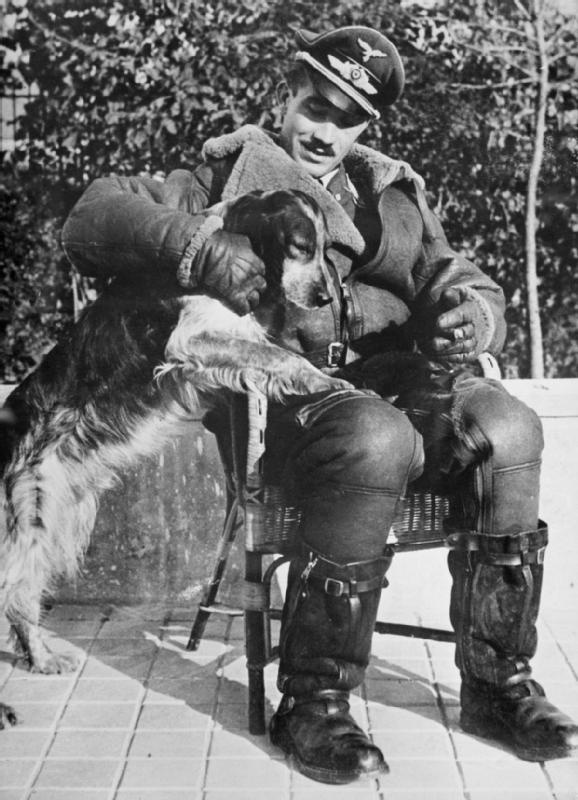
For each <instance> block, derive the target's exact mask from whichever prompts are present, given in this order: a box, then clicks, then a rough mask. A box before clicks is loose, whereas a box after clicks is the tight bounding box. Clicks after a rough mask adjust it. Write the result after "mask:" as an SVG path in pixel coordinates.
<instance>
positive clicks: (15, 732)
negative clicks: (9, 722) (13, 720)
mask: <svg viewBox="0 0 578 800" xmlns="http://www.w3.org/2000/svg"><path fill="white" fill-rule="evenodd" d="M0 737H1V738H0V755H1V757H2V758H3V759H4V758H38V757H39V756H41V755H42V753H43V752H44V750H45V748H46V747H47V746H48V744H49V743H50V739H51V737H52V732H51V731H22V730H20V728H19V727H17V728H8V729H7V730H4V731H2V732H0Z"/></svg>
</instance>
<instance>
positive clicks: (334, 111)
mask: <svg viewBox="0 0 578 800" xmlns="http://www.w3.org/2000/svg"><path fill="white" fill-rule="evenodd" d="M368 124H369V119H368V117H367V115H366V114H364V113H363V111H362V109H361V108H360V109H359V111H357V110H353V109H352V110H350V111H343V110H342V109H340V108H338V107H337V106H335V105H333V103H331V102H330V101H329V100H328V99H327V98H326V97H324V96H323V95H322V94H320V93H319V92H318V91H317V90H316V89H315V87H314V86H313V84H311V83H307V84H306V85H304V86H302V87H301V88H300V89H298V90H297V92H296V93H295V94H291V93H290V94H289V100H288V102H287V108H286V110H285V116H284V118H283V126H282V128H281V145H282V147H283V148H284V149H285V150H286V151H287V153H289V155H290V156H291V157H292V158H293V159H294V161H296V162H297V163H298V164H299V165H300V166H301V167H302V168H303V169H304V170H305V171H306V172H308V173H309V175H311V177H312V178H321V177H323V175H327V173H328V172H331V171H332V170H334V169H335V168H336V167H338V166H339V164H340V163H341V162H342V161H343V159H344V158H345V156H346V155H347V153H348V152H349V150H350V149H351V147H352V145H353V144H354V143H355V141H356V139H357V138H358V137H359V135H360V134H361V133H363V131H364V130H365V129H366V128H367V126H368Z"/></svg>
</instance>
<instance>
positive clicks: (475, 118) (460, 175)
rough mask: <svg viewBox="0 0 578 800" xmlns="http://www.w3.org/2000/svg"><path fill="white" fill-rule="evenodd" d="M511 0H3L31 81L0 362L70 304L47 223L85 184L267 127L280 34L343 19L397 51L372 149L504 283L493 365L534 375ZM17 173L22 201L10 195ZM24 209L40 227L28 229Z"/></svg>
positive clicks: (565, 143)
mask: <svg viewBox="0 0 578 800" xmlns="http://www.w3.org/2000/svg"><path fill="white" fill-rule="evenodd" d="M527 2H530V0H527ZM523 8H526V7H525V6H524V7H523ZM521 13H522V12H521V10H520V9H519V8H518V7H517V6H516V3H515V0H503V2H499V0H492V1H491V2H490V0H487V1H486V0H465V2H464V3H460V4H452V3H441V4H440V3H438V4H436V5H435V6H434V7H433V8H428V9H421V8H419V7H411V6H408V4H407V3H406V2H401V0H389V2H384V1H383V0H337V2H335V0H333V1H332V2H329V0H323V2H316V1H315V0H299V2H292V3H287V2H285V0H244V2H243V3H238V2H237V0H214V2H212V3H203V2H200V0H107V1H106V2H104V3H97V2H96V0H16V1H15V2H12V5H11V6H10V7H9V13H8V14H7V16H6V17H5V20H4V23H5V24H4V34H5V35H4V38H3V39H2V40H1V41H0V51H1V50H2V47H3V52H4V61H3V62H2V63H3V65H2V69H3V73H2V75H3V78H4V83H5V85H8V83H9V82H11V85H12V86H19V85H29V84H31V83H32V82H35V84H36V86H37V89H38V93H37V95H36V96H35V97H34V98H33V99H32V100H31V102H30V103H29V105H28V107H27V109H26V113H25V115H24V116H23V117H22V118H21V119H20V120H19V125H18V131H17V138H18V140H19V141H18V146H17V148H16V149H15V151H14V152H13V153H12V154H9V155H8V156H7V157H6V158H5V160H4V163H3V165H2V174H3V178H2V182H3V184H4V189H5V195H6V203H8V205H9V207H10V208H11V209H12V210H13V222H14V224H13V225H11V226H10V231H11V233H10V236H11V237H12V238H11V239H7V240H6V243H5V249H4V254H5V258H4V260H3V264H2V278H3V280H4V285H5V287H6V288H5V290H4V293H0V318H1V316H2V311H3V309H8V308H9V305H10V306H11V308H12V309H14V308H16V309H19V311H18V313H17V314H12V316H13V317H15V318H16V319H17V325H16V327H15V325H14V324H12V323H11V324H10V325H9V326H8V334H9V335H8V337H7V339H6V340H5V343H4V352H5V354H6V360H7V361H8V362H9V363H10V361H11V359H12V362H13V363H12V364H11V365H10V366H9V368H8V370H7V372H6V373H5V374H6V375H9V376H10V377H11V378H12V377H13V376H14V377H16V378H18V377H20V376H22V375H23V374H24V373H25V372H26V371H27V370H28V369H30V368H31V367H32V366H33V365H34V363H36V362H37V361H38V359H39V358H40V357H41V355H42V352H43V351H44V350H45V349H46V347H47V346H48V344H49V343H50V342H51V341H53V337H54V336H55V335H56V333H57V332H58V331H59V330H61V329H62V326H63V325H65V324H66V321H67V320H69V319H71V317H72V297H71V291H70V284H71V276H70V274H69V268H68V265H67V264H66V261H65V260H64V259H62V256H61V254H60V251H59V248H58V239H57V236H58V230H59V227H60V225H61V222H62V219H63V217H64V215H65V214H66V213H67V211H68V210H69V209H70V207H71V206H72V204H73V203H74V201H75V199H76V198H77V197H78V195H79V193H80V191H81V190H82V189H83V188H84V186H85V185H86V184H87V182H88V181H89V180H91V179H92V178H94V177H96V176H99V175H102V174H106V173H108V172H117V173H121V174H135V173H139V172H144V171H146V172H148V173H151V174H153V175H155V174H156V175H158V176H159V177H162V175H163V174H164V173H165V172H166V171H167V170H169V169H171V168H173V167H175V166H179V167H182V166H188V165H190V164H192V163H196V162H198V159H199V154H200V148H201V145H202V143H203V142H204V141H205V140H206V139H207V138H208V137H209V136H213V135H217V134H219V133H223V132H226V131H230V130H233V129H234V128H235V127H237V126H238V125H239V124H240V123H243V122H253V123H259V122H263V121H265V120H266V121H267V122H266V124H267V125H270V126H272V127H275V126H276V125H277V124H278V122H279V110H278V108H277V106H276V101H275V96H274V91H273V90H274V87H275V84H276V83H277V82H278V80H279V79H280V77H281V74H282V69H283V66H284V62H286V59H287V57H288V54H289V52H290V50H291V49H292V45H293V31H292V28H293V27H305V28H309V29H311V30H319V31H320V30H324V29H328V28H331V27H335V26H338V25H347V24H350V25H354V24H364V25H370V26H374V27H377V28H379V29H381V30H383V32H384V33H386V35H389V36H390V37H391V38H392V39H393V40H394V41H395V42H396V43H397V44H398V46H399V48H400V50H401V52H402V57H403V58H404V61H405V64H406V72H407V85H406V90H405V94H404V96H403V98H402V99H401V101H400V102H399V103H397V104H396V106H395V107H394V108H393V109H392V110H390V111H389V112H388V113H387V114H385V115H384V118H383V120H382V122H380V123H379V124H378V125H376V126H373V127H371V128H370V129H369V130H368V132H367V134H366V138H365V141H366V143H368V144H370V145H373V146H376V147H377V148H379V149H382V150H384V151H385V152H387V153H389V154H391V155H393V156H397V157H400V158H403V159H405V160H407V161H409V162H410V163H412V165H413V166H414V167H416V168H417V170H418V171H419V172H421V173H422V174H423V176H424V177H425V179H426V185H427V187H428V191H429V196H430V201H431V203H432V204H433V206H434V208H435V210H436V212H437V213H438V214H439V215H440V217H441V218H442V221H443V223H444V227H445V229H446V232H447V234H448V238H449V239H450V242H451V243H452V245H453V246H454V247H455V248H456V249H458V250H461V251H463V252H464V253H465V254H466V255H467V256H469V257H471V258H472V259H474V260H476V261H477V262H478V263H480V265H481V266H482V267H483V268H484V269H485V270H486V271H487V272H488V273H489V274H490V275H491V276H492V277H494V278H495V279H496V280H497V281H498V282H499V283H501V284H502V285H503V286H504V289H505V291H506V295H507V299H508V306H509V308H508V317H509V328H510V332H509V339H508V345H507V348H506V351H505V353H504V354H503V356H502V366H503V368H504V369H505V371H506V374H507V375H509V376H512V377H524V376H526V375H528V374H530V357H529V352H530V347H529V344H528V342H529V334H528V332H529V330H530V326H529V324H528V319H529V314H528V305H527V303H526V302H525V294H524V293H525V287H526V279H525V272H524V267H523V264H524V253H525V249H524V235H525V234H524V214H525V211H526V196H527V178H528V170H529V168H530V164H531V159H532V149H531V144H532V141H533V135H534V130H535V128H534V119H535V117H534V109H535V102H536V97H537V94H536V86H537V84H536V81H535V78H534V77H530V76H529V75H527V74H525V73H524V72H523V71H522V69H526V70H535V67H536V63H537V62H536V60H535V59H536V56H535V53H534V51H533V50H529V49H528V48H529V44H528V42H529V41H530V39H529V38H528V37H529V36H530V33H531V31H530V27H531V26H530V23H529V22H528V21H527V20H526V19H522V17H521V16H520V15H521ZM544 13H545V17H544V24H545V31H546V36H545V41H546V42H549V41H552V48H553V49H552V51H548V55H549V61H550V74H549V76H548V78H549V86H550V90H549V93H548V98H547V104H546V118H545V133H544V136H545V149H544V156H543V161H542V168H541V171H540V173H539V179H538V183H537V193H538V201H537V208H536V214H537V216H538V217H539V220H540V226H539V227H538V229H537V230H536V231H535V233H536V260H537V269H538V281H539V289H540V301H541V305H542V309H545V310H546V311H547V314H546V315H545V316H543V319H542V324H543V326H544V351H545V363H546V373H547V374H548V375H553V376H554V375H561V376H563V375H575V374H578V344H576V343H577V342H578V312H577V311H576V308H577V306H578V302H577V289H576V286H575V276H574V269H573V265H575V264H576V261H577V260H578V255H577V251H578V209H577V208H576V201H575V199H574V198H575V197H576V196H577V195H578V192H577V191H576V189H577V186H576V183H577V181H576V153H577V149H578V148H577V145H576V136H575V128H576V124H577V123H578V119H576V118H574V122H572V114H573V113H574V114H576V112H575V111H573V110H572V109H573V107H574V108H575V107H576V81H575V71H576V64H577V63H578V60H577V59H576V58H574V61H572V58H573V56H571V55H570V51H571V50H572V42H574V43H575V40H576V36H575V33H574V32H573V29H572V28H571V26H568V25H567V23H566V22H564V25H567V27H566V28H564V27H563V25H562V24H561V23H559V22H557V21H555V20H553V18H552V17H551V16H550V15H546V11H545V12H544ZM548 13H549V12H548ZM502 28H503V29H504V30H501V29H502ZM508 29H509V30H508ZM500 37H502V38H500ZM524 37H525V38H524ZM492 45H496V47H497V46H498V45H500V46H501V45H503V46H507V48H508V51H506V50H503V51H502V50H499V49H496V48H495V47H494V48H493V47H492ZM522 45H523V49H521V48H522ZM516 48H518V49H516ZM523 51H524V52H523ZM564 53H565V54H566V55H563V54H564ZM558 55H560V57H559V58H558ZM520 66H521V67H522V69H520ZM18 186H20V187H24V189H25V191H24V193H22V190H20V194H23V195H24V198H25V199H26V203H24V199H22V200H21V201H19V202H16V201H17V200H18V197H17V196H16V192H17V189H16V187H18ZM36 220H43V221H44V220H46V221H47V222H48V220H49V221H50V225H48V224H46V225H44V224H43V225H42V226H40V228H35V221H36ZM39 231H41V232H42V234H41V235H40V236H39ZM13 253H16V254H17V256H16V255H13ZM24 254H26V264H25V263H24V260H23V259H24V258H25V255H24ZM40 264H51V265H52V273H51V274H54V276H55V277H54V280H55V281H57V282H58V283H59V289H58V291H55V292H52V293H51V296H52V297H53V299H54V298H56V297H58V304H59V305H58V306H56V305H54V308H53V313H54V315H55V316H54V317H53V324H52V323H51V325H50V326H48V329H47V328H46V327H43V326H40V327H39V326H38V324H37V308H39V307H41V306H42V307H44V298H42V297H41V291H42V286H41V285H40V284H41V283H42V282H43V281H44V280H45V278H43V277H42V276H41V275H40V274H37V269H36V268H34V269H33V268H32V266H33V265H37V266H38V265H40ZM27 265H28V266H27ZM8 298H9V299H8ZM54 303H55V304H56V300H54ZM43 313H44V312H43ZM35 315H36V317H35ZM17 329H18V330H21V331H26V335H22V336H20V335H17ZM17 343H19V344H17ZM25 347H27V348H28V358H24V348H25Z"/></svg>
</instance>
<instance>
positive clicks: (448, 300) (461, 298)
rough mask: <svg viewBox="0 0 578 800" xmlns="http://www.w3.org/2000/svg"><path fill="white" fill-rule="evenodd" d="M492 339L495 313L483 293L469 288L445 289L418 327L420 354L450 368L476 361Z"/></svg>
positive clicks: (421, 319) (417, 335)
mask: <svg viewBox="0 0 578 800" xmlns="http://www.w3.org/2000/svg"><path fill="white" fill-rule="evenodd" d="M492 335H493V317H492V312H491V309H490V307H489V305H488V303H487V302H486V301H485V299H484V298H483V297H482V296H481V295H480V293H479V292H477V291H476V290H475V289H471V288H470V287H468V286H456V287H453V288H449V289H444V290H443V292H442V293H441V294H440V297H439V300H438V301H437V303H435V304H434V305H433V306H432V307H431V308H429V309H428V310H427V311H426V312H425V314H423V315H420V321H419V322H418V323H417V325H416V340H417V342H418V344H419V347H420V350H421V351H422V352H423V353H425V354H426V355H428V356H430V357H431V358H433V359H435V360H436V361H442V362H447V363H449V364H463V363H466V362H469V361H475V359H476V358H477V356H478V355H479V354H480V353H482V352H483V351H484V350H485V349H486V348H487V347H488V346H489V344H490V342H491V340H492Z"/></svg>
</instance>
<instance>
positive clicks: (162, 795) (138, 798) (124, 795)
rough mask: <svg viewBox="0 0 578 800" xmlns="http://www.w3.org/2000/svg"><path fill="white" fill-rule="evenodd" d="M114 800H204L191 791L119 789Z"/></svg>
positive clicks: (201, 794) (200, 792)
mask: <svg viewBox="0 0 578 800" xmlns="http://www.w3.org/2000/svg"><path fill="white" fill-rule="evenodd" d="M82 800H84V796H83V797H82ZM115 800H204V796H203V792H202V791H199V792H196V791H194V790H193V789H170V788H166V789H120V791H118V792H117V793H116V794H115Z"/></svg>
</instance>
